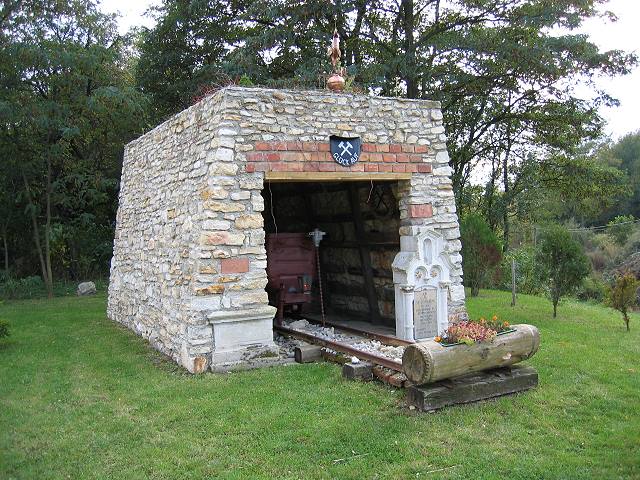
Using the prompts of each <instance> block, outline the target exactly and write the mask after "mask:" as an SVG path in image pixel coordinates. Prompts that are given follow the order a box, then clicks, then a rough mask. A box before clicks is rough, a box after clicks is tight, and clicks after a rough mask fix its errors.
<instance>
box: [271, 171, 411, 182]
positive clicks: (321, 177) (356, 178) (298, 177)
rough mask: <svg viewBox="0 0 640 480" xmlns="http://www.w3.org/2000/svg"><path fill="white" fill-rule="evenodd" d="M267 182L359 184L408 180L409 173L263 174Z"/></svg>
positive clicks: (409, 177)
mask: <svg viewBox="0 0 640 480" xmlns="http://www.w3.org/2000/svg"><path fill="white" fill-rule="evenodd" d="M264 179H265V181H269V182H361V181H366V180H373V181H381V180H410V179H411V173H393V172H265V174H264Z"/></svg>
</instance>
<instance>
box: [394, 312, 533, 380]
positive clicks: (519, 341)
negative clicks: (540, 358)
mask: <svg viewBox="0 0 640 480" xmlns="http://www.w3.org/2000/svg"><path fill="white" fill-rule="evenodd" d="M513 328H514V329H515V332H511V333H507V334H505V335H499V336H497V337H496V338H495V339H494V340H493V342H491V343H474V344H473V345H464V344H462V345H454V346H450V347H445V346H443V345H441V344H440V343H438V342H435V341H433V340H429V341H427V342H420V343H413V344H411V345H409V346H407V347H406V348H405V351H404V354H403V356H402V370H403V372H404V374H405V375H406V376H407V378H408V379H409V380H411V381H412V382H413V383H415V384H417V385H421V384H424V383H432V382H437V381H438V380H443V379H445V378H452V377H459V376H461V375H466V374H467V373H473V372H479V371H482V370H489V369H492V368H497V367H506V366H509V365H513V364H514V363H518V362H520V361H522V360H526V359H527V358H530V357H531V356H533V354H534V353H536V352H537V351H538V347H539V346H540V334H539V333H538V329H537V328H536V327H534V326H533V325H526V324H522V325H514V326H513Z"/></svg>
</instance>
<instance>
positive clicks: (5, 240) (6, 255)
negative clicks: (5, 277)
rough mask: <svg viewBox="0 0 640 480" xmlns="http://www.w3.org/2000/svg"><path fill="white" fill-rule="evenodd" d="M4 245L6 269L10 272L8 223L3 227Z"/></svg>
mask: <svg viewBox="0 0 640 480" xmlns="http://www.w3.org/2000/svg"><path fill="white" fill-rule="evenodd" d="M2 246H3V248H4V271H5V272H9V242H8V241H7V225H6V224H5V225H3V227H2Z"/></svg>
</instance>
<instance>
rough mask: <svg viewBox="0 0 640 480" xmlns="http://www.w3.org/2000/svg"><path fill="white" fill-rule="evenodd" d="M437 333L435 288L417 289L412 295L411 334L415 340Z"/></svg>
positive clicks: (433, 335)
mask: <svg viewBox="0 0 640 480" xmlns="http://www.w3.org/2000/svg"><path fill="white" fill-rule="evenodd" d="M436 335H438V297H437V290H436V289H435V288H428V289H426V290H419V291H417V292H415V293H414V297H413V336H414V338H415V339H416V340H422V339H424V338H431V337H435V336H436Z"/></svg>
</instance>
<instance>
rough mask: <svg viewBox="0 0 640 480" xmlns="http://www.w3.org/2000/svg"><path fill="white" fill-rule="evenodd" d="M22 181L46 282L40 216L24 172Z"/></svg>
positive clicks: (34, 239)
mask: <svg viewBox="0 0 640 480" xmlns="http://www.w3.org/2000/svg"><path fill="white" fill-rule="evenodd" d="M22 181H23V183H24V190H25V193H26V194H27V203H28V205H29V217H30V220H31V228H32V229H33V241H34V243H35V245H36V252H37V253H38V259H39V260H40V269H41V271H42V280H43V281H44V282H45V283H46V281H47V280H46V279H47V267H46V263H45V261H44V253H43V251H42V244H41V243H40V229H39V228H38V218H37V216H36V205H35V203H34V202H33V197H32V196H31V189H30V188H29V182H28V181H27V176H26V175H25V174H24V172H22Z"/></svg>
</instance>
